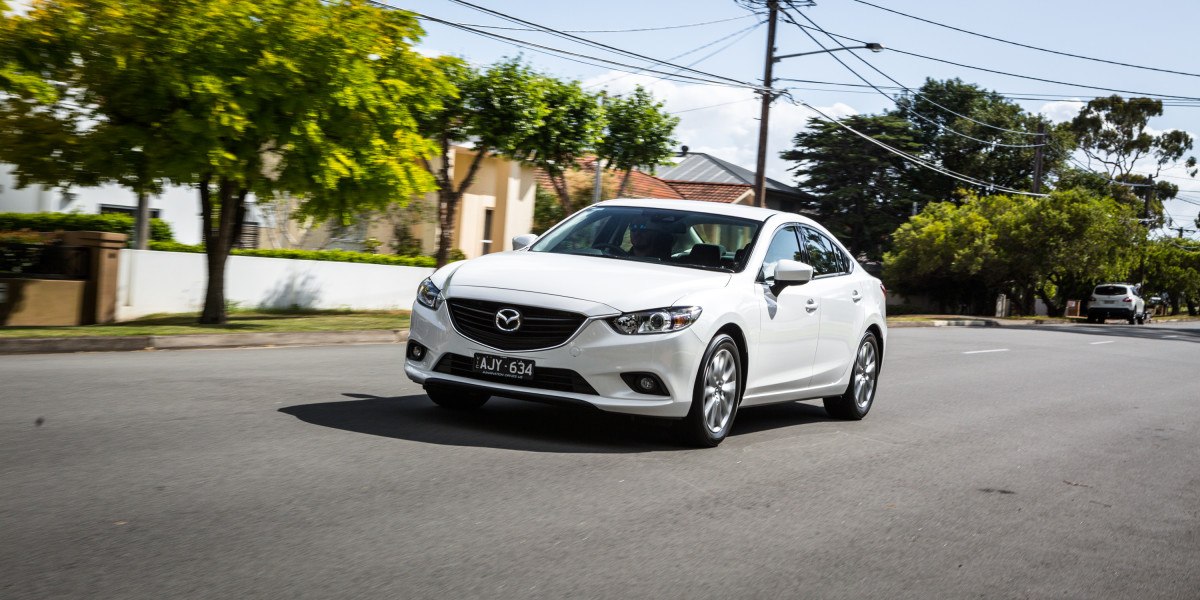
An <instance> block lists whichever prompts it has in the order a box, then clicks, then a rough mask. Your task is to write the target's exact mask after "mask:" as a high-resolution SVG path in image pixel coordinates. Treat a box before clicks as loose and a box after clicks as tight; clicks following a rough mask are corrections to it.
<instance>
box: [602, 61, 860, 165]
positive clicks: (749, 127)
mask: <svg viewBox="0 0 1200 600" xmlns="http://www.w3.org/2000/svg"><path fill="white" fill-rule="evenodd" d="M639 84H640V85H641V86H642V87H644V88H646V89H647V90H649V91H650V92H652V93H653V94H654V97H655V98H656V99H658V100H660V101H662V102H663V103H664V105H665V109H666V110H667V112H671V113H677V116H678V117H679V126H678V127H677V128H676V129H675V138H676V139H677V140H678V141H679V143H680V145H686V146H687V147H688V149H689V151H692V152H704V153H708V154H712V155H713V156H716V157H718V158H721V159H724V160H727V161H729V162H731V163H734V164H736V165H740V166H742V167H745V168H747V169H750V170H754V168H755V165H756V163H757V156H758V129H759V126H758V124H759V114H760V111H761V106H762V104H761V102H760V101H759V99H758V96H756V95H755V94H754V92H753V91H752V90H748V89H744V88H732V87H720V86H707V85H691V84H682V83H677V82H672V81H663V80H661V79H656V78H654V77H650V76H646V75H625V74H622V73H617V72H610V73H606V74H604V75H600V76H597V77H594V78H591V79H588V80H586V81H584V82H583V85H584V86H589V87H591V86H594V87H591V89H601V87H603V88H606V89H608V91H609V93H610V94H625V93H628V92H631V91H633V89H634V88H635V87H636V86H637V85H639ZM817 108H818V109H819V110H821V111H822V112H824V113H825V114H827V115H829V116H830V117H834V118H840V117H844V116H847V115H853V114H857V113H858V111H857V110H855V109H854V108H853V107H850V106H848V105H846V104H842V103H837V104H835V105H833V106H829V107H817ZM815 116H817V115H816V114H815V113H813V112H812V111H810V110H809V109H807V108H804V107H802V106H797V105H794V104H791V103H789V102H788V101H787V100H778V101H776V102H775V104H773V105H772V107H771V116H770V121H769V123H768V124H769V133H768V134H767V176H768V177H771V178H773V179H778V180H780V181H782V182H784V183H792V176H791V174H790V173H788V172H787V169H788V167H789V166H791V163H788V162H787V161H784V160H783V159H781V158H779V153H780V152H782V151H784V150H787V149H790V148H791V147H792V138H793V137H795V135H796V133H798V132H800V131H801V130H803V129H805V127H806V126H807V123H808V119H809V118H810V117H815Z"/></svg>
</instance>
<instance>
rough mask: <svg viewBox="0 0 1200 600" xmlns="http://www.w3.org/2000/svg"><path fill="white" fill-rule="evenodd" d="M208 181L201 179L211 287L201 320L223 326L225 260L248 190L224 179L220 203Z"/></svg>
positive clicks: (208, 323) (219, 197) (209, 286)
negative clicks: (214, 218)
mask: <svg viewBox="0 0 1200 600" xmlns="http://www.w3.org/2000/svg"><path fill="white" fill-rule="evenodd" d="M208 184H209V180H208V178H204V179H202V181H201V184H200V206H201V209H202V212H203V218H204V230H205V234H206V237H205V242H204V252H205V254H206V256H207V258H208V286H207V291H206V293H205V296H204V311H203V312H201V313H200V322H201V323H203V324H206V325H224V324H225V323H227V322H228V315H227V314H226V310H225V262H226V259H228V258H229V250H230V249H231V248H232V247H233V241H234V237H233V236H234V233H235V232H236V231H237V230H238V229H239V227H238V225H237V220H238V219H241V218H243V217H244V215H245V210H246V209H245V206H244V203H245V202H244V200H245V198H246V191H245V190H239V189H237V188H236V187H235V185H234V182H232V181H230V180H228V179H224V178H222V179H221V182H220V183H219V184H218V186H217V202H216V203H214V202H213V201H212V196H211V193H212V190H211V189H210V188H209V185H208ZM239 204H241V205H243V206H239ZM214 213H215V215H214ZM214 216H216V217H217V226H216V227H213V217H214Z"/></svg>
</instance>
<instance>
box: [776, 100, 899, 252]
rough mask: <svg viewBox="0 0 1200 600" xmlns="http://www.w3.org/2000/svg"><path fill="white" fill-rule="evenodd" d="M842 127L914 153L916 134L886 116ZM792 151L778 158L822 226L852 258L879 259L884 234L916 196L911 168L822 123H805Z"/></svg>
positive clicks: (896, 224) (892, 155)
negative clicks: (811, 200)
mask: <svg viewBox="0 0 1200 600" xmlns="http://www.w3.org/2000/svg"><path fill="white" fill-rule="evenodd" d="M842 122H843V123H845V125H846V126H848V127H850V128H852V129H854V130H855V131H858V132H860V133H863V134H865V135H868V136H870V137H871V138H873V139H876V140H878V141H880V142H883V143H885V144H887V145H889V146H891V147H893V148H896V149H899V150H902V151H904V152H917V151H919V150H920V148H921V146H920V144H919V143H918V142H917V141H916V137H917V131H916V130H915V129H914V128H913V126H912V125H911V124H910V123H909V122H908V121H906V120H904V119H901V118H898V117H893V116H888V115H866V116H862V115H854V116H850V117H847V118H845V119H842ZM794 143H795V148H794V149H792V150H788V151H785V152H783V153H781V154H780V156H782V157H783V158H784V159H786V160H791V161H796V166H794V167H792V173H795V175H796V178H797V181H798V182H799V183H798V185H799V186H800V187H801V188H802V189H804V190H806V191H809V192H811V193H812V194H813V195H814V196H815V197H816V199H817V200H816V202H815V207H814V208H816V210H817V213H818V215H819V217H820V219H821V222H822V224H824V225H825V226H826V227H827V228H829V229H830V231H832V232H833V233H835V234H837V235H838V237H840V238H842V239H843V240H846V241H847V243H846V245H847V247H848V249H849V250H850V252H851V253H852V254H854V255H855V256H858V255H859V254H860V253H865V254H866V256H867V257H868V258H870V259H873V260H878V259H880V258H882V257H883V253H884V251H885V250H886V249H887V248H888V247H889V246H890V243H889V241H888V238H889V236H890V235H891V233H892V232H893V231H895V229H896V228H897V227H899V226H900V224H901V223H903V222H904V221H905V220H906V219H907V218H908V216H909V214H911V211H912V207H913V204H914V202H916V201H917V198H918V197H919V194H920V193H919V192H918V191H917V189H916V182H915V181H914V178H913V175H914V171H915V170H916V169H917V167H916V166H915V165H913V164H912V163H910V162H908V161H907V160H905V159H904V158H902V157H900V156H898V155H896V154H895V153H892V152H889V151H888V150H886V149H884V148H882V147H880V146H879V145H877V144H873V143H871V142H870V141H869V140H865V139H863V138H862V137H860V136H858V135H855V134H854V133H852V132H850V131H848V130H847V129H846V128H845V127H842V126H841V125H838V124H837V123H832V122H829V121H825V120H823V119H816V118H813V119H809V121H808V129H806V130H805V131H801V132H800V133H798V134H796V137H795V140H794Z"/></svg>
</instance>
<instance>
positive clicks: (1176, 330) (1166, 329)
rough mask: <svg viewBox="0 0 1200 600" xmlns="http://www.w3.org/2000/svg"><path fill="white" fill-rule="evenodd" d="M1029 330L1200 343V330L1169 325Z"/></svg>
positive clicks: (1103, 325)
mask: <svg viewBox="0 0 1200 600" xmlns="http://www.w3.org/2000/svg"><path fill="white" fill-rule="evenodd" d="M1025 327H1027V328H1028V329H1032V330H1037V331H1053V332H1056V333H1073V334H1076V335H1090V336H1097V337H1121V338H1132V339H1143V340H1160V341H1164V342H1191V343H1194V344H1195V343H1200V329H1196V328H1184V327H1173V326H1171V325H1167V324H1165V323H1164V324H1150V325H1128V324H1125V323H1104V324H1100V323H1097V324H1071V325H1027V326H1025Z"/></svg>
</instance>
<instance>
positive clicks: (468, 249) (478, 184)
mask: <svg viewBox="0 0 1200 600" xmlns="http://www.w3.org/2000/svg"><path fill="white" fill-rule="evenodd" d="M474 158H475V152H474V151H472V150H470V149H468V148H463V147H459V146H456V147H455V148H454V153H453V154H452V156H451V161H452V162H451V170H452V173H453V178H454V182H455V185H456V186H457V185H461V184H462V181H463V180H464V179H465V178H466V176H467V170H468V169H470V167H471V161H472V160H473V159H474ZM430 165H431V167H432V168H433V169H434V170H435V171H436V170H437V169H439V168H440V166H441V162H440V159H433V160H431V161H430ZM535 188H536V179H535V178H534V170H533V168H532V167H529V166H527V165H522V164H520V163H518V162H515V161H510V160H507V159H504V158H500V157H497V156H490V157H488V158H485V159H484V160H483V162H482V163H481V164H480V165H479V170H478V171H477V172H476V174H475V181H474V183H473V184H472V185H471V187H470V188H468V189H467V191H466V193H464V194H463V196H462V200H461V201H460V202H459V206H458V215H457V218H456V220H455V228H454V229H455V230H454V236H453V238H452V243H451V248H456V249H459V250H462V251H463V253H464V254H466V256H467V258H474V257H476V256H480V255H481V254H483V239H484V237H483V233H484V218H485V214H486V211H487V210H488V209H491V210H492V211H493V212H492V238H491V239H492V246H491V251H492V252H499V251H501V250H511V249H512V238H513V236H517V235H521V234H523V233H529V232H530V230H531V229H532V228H533V203H534V194H535ZM412 202H414V203H418V204H422V205H424V207H425V210H424V214H425V215H426V218H425V220H424V221H423V222H414V221H412V220H411V218H410V217H408V216H407V215H408V214H409V213H405V212H404V211H401V210H399V209H397V210H391V211H388V212H387V213H378V214H374V215H370V219H371V222H370V224H369V225H368V226H367V228H366V232H365V236H364V237H374V238H376V239H378V240H379V241H380V242H381V243H382V245H381V246H380V249H379V250H378V252H380V253H390V252H391V242H392V238H393V222H395V221H397V220H399V221H401V222H404V221H407V222H408V225H409V230H410V231H411V232H412V234H413V235H414V236H416V237H417V238H419V239H420V240H421V250H422V254H425V255H427V256H432V255H433V254H434V253H436V252H437V233H438V226H437V202H438V200H437V193H436V192H431V193H428V194H425V195H424V196H422V197H417V198H414V199H413V200H412ZM410 213H411V211H410ZM289 225H290V226H291V227H292V229H291V231H290V233H291V236H290V238H291V239H293V240H298V241H300V240H302V241H301V243H299V244H297V247H300V248H304V249H313V248H321V247H324V246H325V245H326V244H328V242H329V235H330V228H329V226H328V225H325V226H322V227H320V228H316V229H313V230H307V231H306V230H305V229H304V228H303V227H302V226H300V227H297V225H296V224H295V223H291V224H289ZM282 238H283V236H280V235H278V234H272V233H271V232H263V233H262V234H261V235H260V236H259V245H260V247H264V248H275V247H281V246H284V247H286V242H285V243H282V244H281V243H279V242H278V241H275V240H276V239H282Z"/></svg>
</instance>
